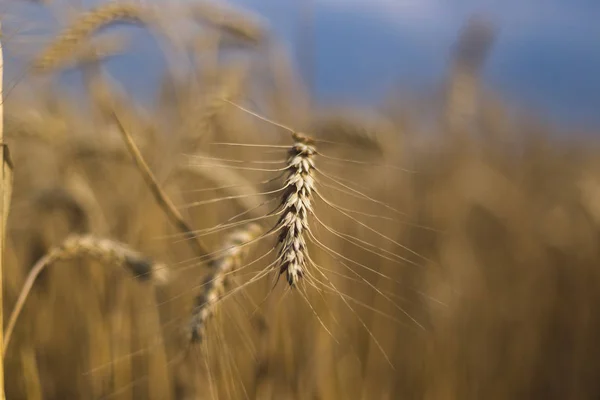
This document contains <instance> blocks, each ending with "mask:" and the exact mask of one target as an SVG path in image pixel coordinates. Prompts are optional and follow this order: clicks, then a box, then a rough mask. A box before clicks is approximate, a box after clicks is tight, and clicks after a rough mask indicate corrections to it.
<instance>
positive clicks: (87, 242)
mask: <svg viewBox="0 0 600 400" xmlns="http://www.w3.org/2000/svg"><path fill="white" fill-rule="evenodd" d="M80 256H87V257H91V258H94V259H97V260H99V261H101V262H103V263H106V264H114V265H117V266H119V267H123V268H125V269H128V270H130V271H131V273H132V274H133V275H134V276H135V277H136V278H138V279H140V280H148V279H151V280H152V281H154V282H156V283H159V284H163V283H165V282H166V281H167V280H168V271H167V269H166V266H165V265H164V264H162V263H156V262H154V261H152V260H151V259H149V258H147V257H144V256H143V255H142V254H140V253H139V252H137V251H135V250H132V249H131V248H129V247H128V246H126V245H124V244H122V243H119V242H116V241H114V240H109V239H103V238H98V237H95V236H92V235H81V236H80V235H73V236H70V237H68V238H67V239H66V240H65V241H64V242H63V243H62V244H61V245H60V246H58V247H55V248H53V249H52V250H50V251H49V252H48V253H47V254H46V255H45V256H44V257H42V258H41V259H40V260H39V261H38V262H37V263H36V264H35V265H34V266H33V268H32V269H31V271H30V272H29V275H28V276H27V279H26V281H25V284H24V285H23V288H22V289H21V293H20V294H19V298H18V300H17V302H16V305H15V308H14V309H13V311H12V313H11V315H10V319H9V321H8V324H7V328H6V331H5V341H4V349H3V351H4V355H6V349H7V347H8V344H9V341H10V338H11V335H12V332H13V330H14V327H15V325H16V322H17V319H18V317H19V315H20V313H21V310H22V309H23V306H24V305H25V301H26V300H27V297H28V296H29V292H30V291H31V289H32V287H33V284H34V283H35V281H36V279H37V277H38V276H39V275H40V273H41V272H42V271H43V270H44V269H45V268H46V267H47V266H48V265H50V264H53V263H55V262H57V261H65V260H71V259H74V258H76V257H80Z"/></svg>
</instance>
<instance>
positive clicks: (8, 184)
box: [0, 26, 12, 399]
mask: <svg viewBox="0 0 600 400" xmlns="http://www.w3.org/2000/svg"><path fill="white" fill-rule="evenodd" d="M1 41H2V26H0V145H2V150H1V151H0V185H1V186H0V216H1V218H2V220H1V221H0V223H1V224H2V225H1V226H0V321H3V319H4V318H3V311H2V310H3V296H2V288H3V287H4V285H3V283H4V279H3V274H4V242H5V233H6V220H7V218H8V210H9V207H10V198H11V192H12V173H11V169H12V168H11V165H10V159H9V156H8V148H7V147H6V145H5V144H4V89H3V86H2V83H3V81H4V59H3V54H2V42H1ZM3 343H4V336H3V334H2V333H1V332H0V344H1V345H2V346H4V344H3ZM0 398H2V399H5V396H4V362H2V363H0Z"/></svg>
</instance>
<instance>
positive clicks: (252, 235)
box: [189, 224, 262, 344]
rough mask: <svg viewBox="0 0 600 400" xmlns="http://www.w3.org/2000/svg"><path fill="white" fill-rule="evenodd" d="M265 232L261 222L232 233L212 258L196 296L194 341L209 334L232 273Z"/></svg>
mask: <svg viewBox="0 0 600 400" xmlns="http://www.w3.org/2000/svg"><path fill="white" fill-rule="evenodd" d="M261 233H262V228H261V227H260V225H258V224H249V225H248V226H247V227H245V228H242V229H239V230H236V231H234V232H233V233H231V234H229V235H228V236H227V237H226V238H225V241H224V243H223V246H222V248H221V249H220V251H219V252H218V256H216V257H215V258H214V259H213V260H211V262H210V268H211V271H210V273H209V274H208V275H207V276H206V277H205V278H204V281H203V283H202V285H201V286H200V287H201V292H200V294H198V296H196V299H195V307H194V309H193V311H192V317H191V319H190V324H189V340H190V342H191V343H192V344H201V343H202V341H203V340H204V337H205V335H206V329H207V323H208V321H209V319H210V318H211V317H212V316H213V315H214V314H215V312H216V308H217V303H218V302H219V301H220V300H221V298H222V297H223V296H224V295H225V293H226V291H227V287H228V285H229V281H230V280H231V278H232V277H231V276H230V275H231V274H233V273H235V271H236V269H238V268H240V267H241V266H242V262H243V259H244V256H245V255H246V253H247V252H248V245H249V244H251V243H252V242H253V240H254V239H256V238H257V237H258V236H259V235H260V234H261Z"/></svg>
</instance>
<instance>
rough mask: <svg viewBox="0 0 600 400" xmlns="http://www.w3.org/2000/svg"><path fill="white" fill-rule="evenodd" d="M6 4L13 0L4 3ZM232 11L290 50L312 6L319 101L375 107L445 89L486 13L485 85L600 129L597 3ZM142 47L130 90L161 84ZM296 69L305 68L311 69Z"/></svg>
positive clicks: (124, 75) (444, 2) (264, 5)
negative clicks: (478, 17) (462, 46)
mask: <svg viewBox="0 0 600 400" xmlns="http://www.w3.org/2000/svg"><path fill="white" fill-rule="evenodd" d="M3 1H8V0H0V3H1V2H3ZM12 1H14V0H12ZM152 1H154V2H157V1H158V0H152ZM162 1H165V0H161V2H162ZM168 1H173V0H168ZM189 1H192V0H181V2H189ZM232 3H233V4H237V5H239V6H241V7H243V8H247V9H248V10H251V11H253V12H255V13H256V14H257V15H260V16H261V17H262V18H263V19H264V20H265V21H267V23H268V24H269V26H270V28H271V31H272V32H274V33H275V34H277V35H280V37H283V38H284V39H285V40H286V41H287V43H288V44H289V45H290V46H291V47H292V48H293V46H294V45H295V43H296V40H297V37H298V33H299V32H301V29H303V27H304V26H303V25H302V20H301V15H302V10H303V7H306V6H307V4H308V5H310V6H311V7H312V13H313V15H314V22H313V27H314V35H315V56H314V59H315V65H314V68H315V82H316V84H315V93H316V95H317V97H318V99H319V100H321V101H335V100H343V101H353V102H363V103H370V102H375V101H377V100H378V99H379V98H380V97H381V96H384V95H386V94H388V93H389V92H390V91H391V90H392V89H395V90H396V91H398V92H400V93H401V91H402V89H403V88H407V87H410V88H412V89H413V90H414V88H429V87H431V86H432V85H435V84H437V83H439V82H440V81H441V79H442V78H443V74H444V72H445V68H446V66H447V57H448V54H449V51H450V47H451V46H452V44H453V43H454V41H455V40H456V37H457V34H458V31H459V29H460V28H461V27H462V26H463V24H464V22H465V21H466V20H467V19H468V18H469V16H470V15H472V14H473V13H478V12H485V13H486V14H487V15H488V17H490V18H491V19H492V20H493V21H494V23H495V24H496V25H497V27H498V29H499V35H498V38H497V42H496V45H495V47H494V49H493V52H492V54H491V57H490V59H489V62H488V63H487V65H486V69H485V79H486V83H487V84H488V85H489V86H492V87H494V88H495V89H496V90H498V91H499V92H500V93H501V94H502V95H503V96H504V97H505V98H507V99H509V100H511V101H514V102H515V103H518V104H523V105H525V106H529V107H531V108H532V109H534V110H537V111H538V112H540V113H541V114H543V115H545V116H546V117H547V118H549V119H551V120H555V121H560V122H562V123H565V124H585V125H590V124H593V125H596V126H600V112H599V110H600V23H598V20H599V19H600V1H598V0H500V1H498V0H496V1H491V0H304V1H299V0H297V1H289V0H287V1H286V0H234V1H232ZM28 12H31V11H28ZM136 46H138V47H139V48H138V50H137V51H136V54H135V55H134V56H132V57H126V58H123V59H121V60H117V61H116V62H115V64H114V69H115V71H116V74H117V76H118V77H119V78H120V79H121V80H125V83H126V85H129V86H130V88H131V89H132V90H136V88H137V89H140V88H142V87H147V85H148V81H149V79H153V78H154V77H156V76H158V75H157V74H158V73H157V69H156V70H153V69H152V68H151V69H149V70H148V69H147V66H148V65H149V64H150V65H155V66H158V65H161V63H162V61H161V59H160V57H159V56H158V55H156V54H151V51H152V48H153V47H152V44H151V43H150V44H148V43H147V42H143V41H140V42H136ZM299 61H300V63H301V66H302V67H303V66H304V64H302V63H303V62H304V61H305V60H299ZM144 69H146V70H145V73H144V74H140V73H139V71H141V70H144ZM132 71H137V72H136V73H132Z"/></svg>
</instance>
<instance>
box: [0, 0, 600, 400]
mask: <svg viewBox="0 0 600 400" xmlns="http://www.w3.org/2000/svg"><path fill="white" fill-rule="evenodd" d="M40 7H52V5H48V4H42V5H40ZM176 17H177V18H185V20H186V21H187V23H188V29H187V31H186V32H185V35H184V34H178V35H175V34H174V32H173V31H174V30H173V29H171V26H170V23H172V22H173V18H176ZM61 21H64V23H62V24H61V27H60V29H59V30H58V31H57V32H56V33H55V34H53V35H52V37H51V38H50V39H47V40H45V41H44V42H43V45H42V44H40V46H38V47H39V48H36V50H35V51H32V52H31V53H28V54H25V56H26V58H27V61H28V62H27V65H28V67H27V68H24V71H23V73H22V74H20V75H19V80H18V82H17V83H15V84H14V85H13V84H12V83H13V82H5V83H4V86H5V90H4V93H3V95H4V102H3V108H4V139H5V142H6V143H7V144H8V146H9V149H10V156H11V162H12V165H13V169H14V179H13V187H12V199H11V202H10V212H9V216H8V223H7V231H6V240H5V254H4V263H3V265H4V271H3V275H4V280H3V292H4V300H3V302H4V304H3V306H4V344H5V349H4V353H3V354H4V371H5V392H6V398H7V399H31V400H38V399H39V400H41V399H45V400H50V399H56V400H59V399H60V400H63V399H120V400H127V399H154V400H192V399H278V400H279V399H323V400H332V399H390V400H391V399H424V400H437V399H461V400H463V399H538V398H539V399H542V398H543V399H595V398H598V396H600V383H599V382H600V381H599V380H598V376H599V374H600V357H599V356H600V345H598V344H597V343H598V336H599V335H600V315H599V314H598V313H596V312H595V311H594V307H595V304H598V303H596V301H600V270H598V269H597V268H598V262H599V261H600V246H599V240H598V239H599V238H600V164H599V161H598V155H599V154H600V148H598V147H597V145H596V143H595V142H594V140H593V139H592V138H591V137H592V136H588V137H586V138H585V139H582V140H579V141H577V140H575V139H570V140H564V136H563V138H561V135H557V134H556V133H557V132H556V131H557V128H556V127H555V126H552V125H550V124H548V123H546V122H544V121H543V120H542V119H541V118H538V117H536V116H535V115H534V114H533V113H526V112H525V113H520V114H516V113H514V112H512V111H513V110H512V109H511V108H510V104H511V101H510V99H505V98H500V96H498V95H497V94H496V93H495V91H494V90H493V89H490V88H484V87H483V85H481V84H480V83H481V76H480V75H481V74H480V72H481V69H482V66H483V64H484V62H485V59H486V57H487V56H488V54H489V53H490V51H493V30H491V29H489V27H488V26H487V25H486V24H484V23H482V21H480V20H476V19H473V20H470V21H467V23H466V27H465V29H464V30H463V31H462V32H461V33H459V35H457V41H458V43H457V44H458V45H457V46H456V48H455V50H454V53H453V59H452V60H453V61H452V63H451V64H450V66H449V68H448V73H447V78H446V81H445V82H444V87H443V88H441V90H440V91H439V93H437V92H436V98H435V99H429V100H426V101H425V102H424V101H423V100H421V99H414V98H411V99H405V100H406V101H398V100H396V99H389V100H388V101H386V102H384V104H383V105H382V106H381V107H379V108H378V109H377V110H376V111H373V110H357V109H349V108H347V107H344V106H340V107H318V108H317V107H315V106H314V103H313V101H312V99H311V98H310V95H309V94H308V90H306V88H305V86H304V85H303V83H302V80H301V78H300V77H299V74H298V68H297V66H295V65H294V62H293V61H292V57H291V55H290V54H288V53H287V51H286V49H285V47H284V46H283V45H282V43H280V42H279V41H278V38H276V37H274V36H273V34H272V33H271V32H270V30H269V27H268V26H266V25H265V23H264V22H262V21H259V20H257V19H256V18H253V16H252V15H250V14H248V13H246V12H245V11H244V10H240V9H231V8H223V7H221V6H219V5H218V3H213V2H206V1H194V2H189V4H187V3H186V5H185V6H181V7H174V6H173V7H170V6H169V5H161V7H160V8H158V7H153V6H150V5H145V4H143V3H137V2H105V3H101V4H100V5H98V6H97V7H96V8H93V9H87V10H71V12H70V14H69V17H68V18H66V17H65V16H64V15H63V18H62V20H61ZM123 24H133V25H135V26H138V27H140V28H141V29H144V30H147V31H148V32H150V33H151V34H152V35H153V37H155V38H156V43H157V47H158V48H159V49H160V50H161V52H162V56H163V57H164V60H165V65H166V68H165V71H164V76H162V78H161V80H160V81H159V82H149V83H148V84H149V85H155V86H156V87H157V88H158V90H157V94H156V98H154V99H152V101H151V102H150V103H151V104H150V105H148V104H144V105H143V104H139V101H138V100H137V99H136V98H135V97H134V96H132V95H131V94H130V93H128V92H127V91H126V90H125V89H124V88H123V87H122V85H121V83H120V82H119V81H118V80H117V79H115V78H114V77H112V76H111V75H110V73H109V71H108V70H107V69H106V68H105V63H106V61H107V60H108V59H111V58H113V57H118V56H119V55H120V54H124V53H127V52H130V51H132V50H131V49H130V48H128V46H127V43H128V42H127V36H126V35H125V33H124V32H122V29H121V28H122V25H123ZM109 25H110V26H111V27H112V30H110V31H108V30H107V29H106V28H107V27H108V26H109ZM0 40H1V41H2V44H3V47H4V48H7V47H8V48H10V47H11V46H12V47H13V48H18V47H19V43H20V42H19V33H18V32H15V33H14V34H13V35H11V32H3V35H2V37H0ZM65 71H77V72H78V73H80V76H81V80H82V82H83V88H84V93H83V94H80V95H77V96H75V95H72V94H71V93H70V92H69V91H68V90H67V89H65V88H64V86H61V85H59V84H58V83H57V79H58V78H59V77H60V76H61V74H63V73H64V72H65ZM7 88H9V89H10V91H9V90H7ZM13 89H14V90H13ZM423 108H426V109H427V110H428V111H430V113H431V114H433V115H434V117H433V118H431V119H430V120H428V121H426V122H428V123H426V124H423V123H422V122H423V121H422V120H420V118H419V113H418V112H416V111H417V110H419V109H423ZM567 133H568V132H567Z"/></svg>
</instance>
